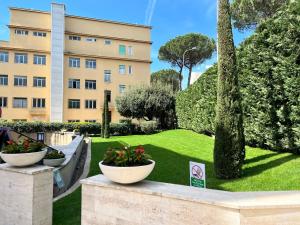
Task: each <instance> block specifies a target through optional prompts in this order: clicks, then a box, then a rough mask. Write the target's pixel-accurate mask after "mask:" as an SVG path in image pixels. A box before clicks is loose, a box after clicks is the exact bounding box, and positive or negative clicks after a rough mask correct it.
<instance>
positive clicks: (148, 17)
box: [145, 0, 157, 25]
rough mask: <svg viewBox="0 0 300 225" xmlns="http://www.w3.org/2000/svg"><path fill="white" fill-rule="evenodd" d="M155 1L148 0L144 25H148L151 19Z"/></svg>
mask: <svg viewBox="0 0 300 225" xmlns="http://www.w3.org/2000/svg"><path fill="white" fill-rule="evenodd" d="M156 1H157V0H149V1H148V5H147V9H146V13H145V24H146V25H150V24H151V21H152V17H153V13H154V10H155V5H156Z"/></svg>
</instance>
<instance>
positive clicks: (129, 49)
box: [127, 46, 133, 56]
mask: <svg viewBox="0 0 300 225" xmlns="http://www.w3.org/2000/svg"><path fill="white" fill-rule="evenodd" d="M127 54H128V55H130V56H132V55H133V47H132V46H128V49H127Z"/></svg>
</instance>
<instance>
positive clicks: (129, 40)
mask: <svg viewBox="0 0 300 225" xmlns="http://www.w3.org/2000/svg"><path fill="white" fill-rule="evenodd" d="M7 26H8V27H9V28H17V29H25V30H36V31H45V32H51V29H45V28H38V27H27V26H20V25H14V24H9V25H7ZM65 34H67V35H77V36H85V37H94V38H102V39H111V40H119V41H128V42H136V43H144V44H152V41H144V40H138V39H130V38H119V37H113V36H103V35H96V34H87V33H77V32H72V31H65Z"/></svg>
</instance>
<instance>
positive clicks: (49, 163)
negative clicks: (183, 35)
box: [43, 158, 66, 167]
mask: <svg viewBox="0 0 300 225" xmlns="http://www.w3.org/2000/svg"><path fill="white" fill-rule="evenodd" d="M65 160H66V158H60V159H43V164H44V165H46V166H52V167H56V166H60V165H61V164H62V163H63V162H64V161H65Z"/></svg>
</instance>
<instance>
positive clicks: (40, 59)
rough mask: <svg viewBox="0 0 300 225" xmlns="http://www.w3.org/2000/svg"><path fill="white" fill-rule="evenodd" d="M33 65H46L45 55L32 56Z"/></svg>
mask: <svg viewBox="0 0 300 225" xmlns="http://www.w3.org/2000/svg"><path fill="white" fill-rule="evenodd" d="M33 64H36V65H46V56H45V55H34V56H33Z"/></svg>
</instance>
